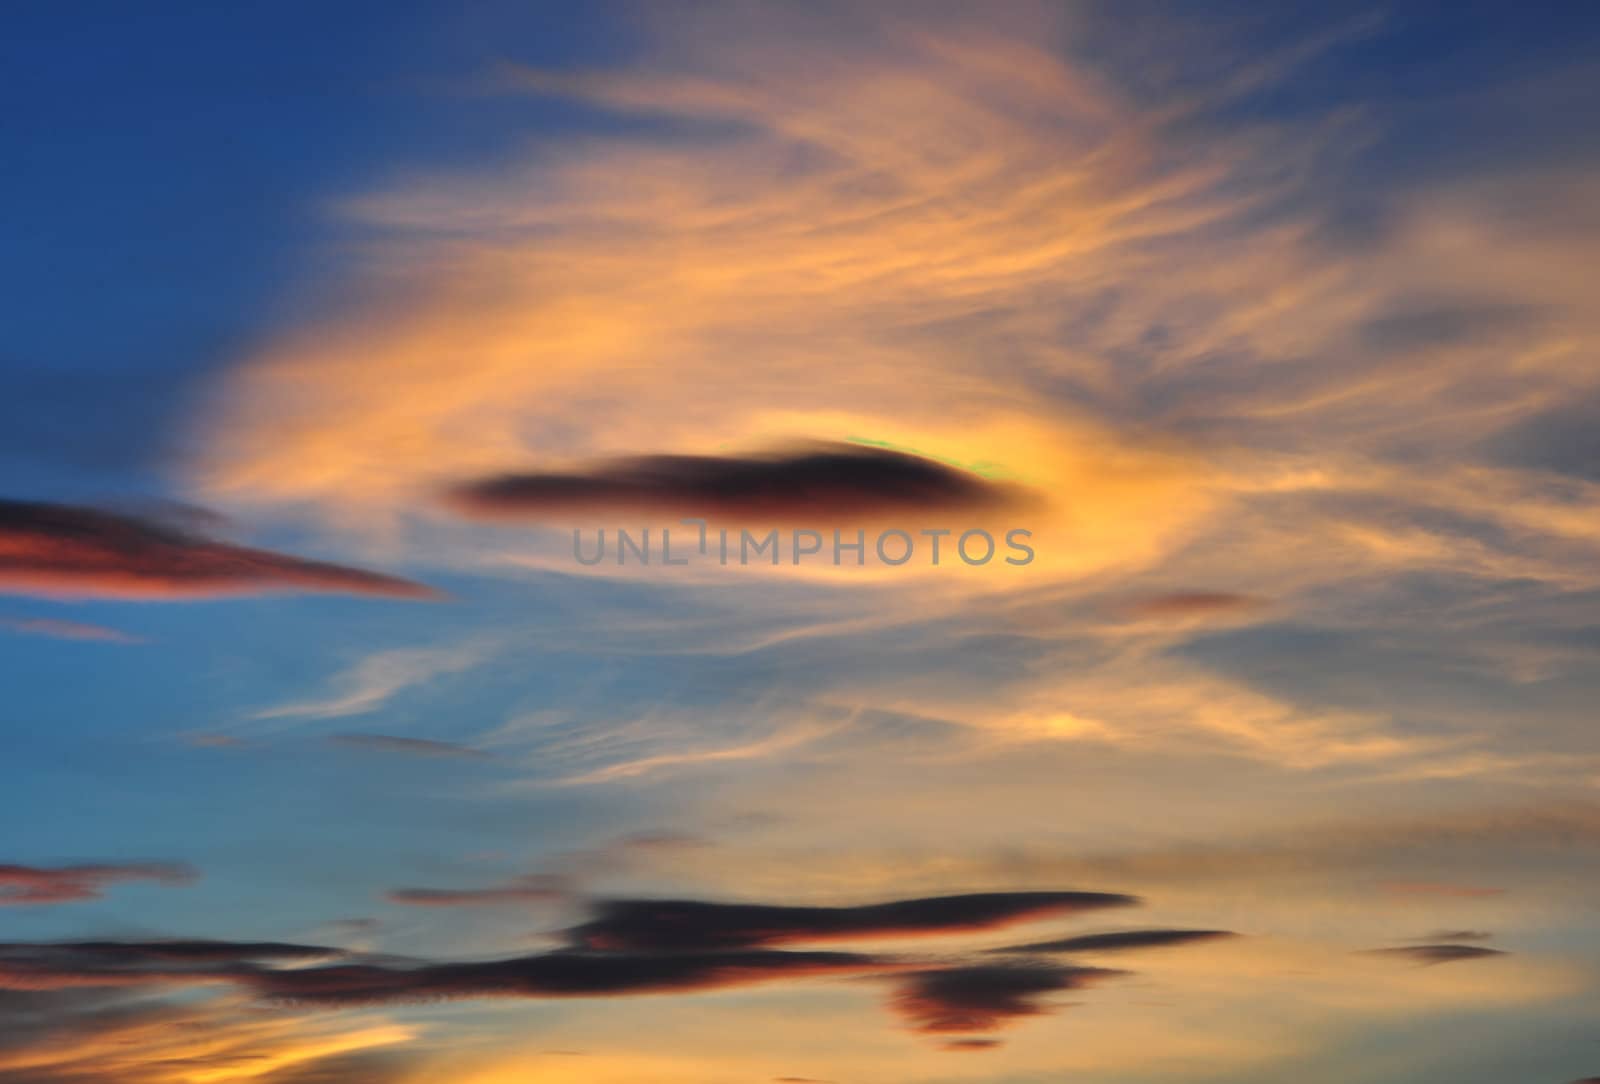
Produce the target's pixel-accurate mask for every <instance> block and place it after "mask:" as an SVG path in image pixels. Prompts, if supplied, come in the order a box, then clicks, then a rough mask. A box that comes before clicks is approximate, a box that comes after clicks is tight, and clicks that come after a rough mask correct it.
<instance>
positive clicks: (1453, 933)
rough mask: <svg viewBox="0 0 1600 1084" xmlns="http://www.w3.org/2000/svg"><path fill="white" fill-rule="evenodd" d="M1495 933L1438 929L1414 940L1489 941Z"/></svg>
mask: <svg viewBox="0 0 1600 1084" xmlns="http://www.w3.org/2000/svg"><path fill="white" fill-rule="evenodd" d="M1493 938H1494V934H1492V933H1488V932H1486V931H1484V930H1437V931H1435V932H1433V933H1430V934H1424V935H1423V936H1421V937H1413V938H1412V939H1411V940H1413V941H1433V942H1436V943H1437V942H1440V941H1489V940H1492V939H1493Z"/></svg>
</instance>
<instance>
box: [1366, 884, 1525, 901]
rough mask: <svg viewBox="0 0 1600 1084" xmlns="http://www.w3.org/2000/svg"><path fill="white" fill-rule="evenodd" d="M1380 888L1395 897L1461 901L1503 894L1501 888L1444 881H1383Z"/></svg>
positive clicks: (1503, 890)
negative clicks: (1445, 898) (1443, 898)
mask: <svg viewBox="0 0 1600 1084" xmlns="http://www.w3.org/2000/svg"><path fill="white" fill-rule="evenodd" d="M1381 887H1382V888H1383V890H1384V891H1385V892H1388V893H1390V894H1391V895H1395V896H1444V897H1452V898H1455V899H1463V900H1477V899H1487V898H1488V897H1490V896H1499V895H1501V894H1503V893H1504V892H1505V889H1503V888H1484V887H1481V886H1479V885H1463V884H1451V883H1449V882H1446V881H1384V882H1383V884H1382V886H1381Z"/></svg>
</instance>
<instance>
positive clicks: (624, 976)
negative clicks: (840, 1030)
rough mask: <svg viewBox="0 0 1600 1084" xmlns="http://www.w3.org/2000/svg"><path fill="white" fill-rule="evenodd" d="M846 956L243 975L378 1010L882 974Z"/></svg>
mask: <svg viewBox="0 0 1600 1084" xmlns="http://www.w3.org/2000/svg"><path fill="white" fill-rule="evenodd" d="M885 966H886V964H885V962H884V961H883V960H880V959H878V958H877V957H873V956H866V955H861V954H859V953H848V952H779V951H772V950H766V949H749V950H738V951H726V952H679V953H670V954H652V953H644V954H640V953H625V952H624V953H609V952H608V953H591V952H574V951H561V952H552V953H545V954H542V955H535V956H520V957H515V958H512V959H508V960H495V961H490V962H486V963H452V964H431V965H425V966H421V967H410V968H398V967H381V966H369V965H347V966H335V967H313V968H295V969H290V970H275V971H258V972H249V973H244V974H241V975H239V976H238V978H239V980H240V981H242V982H244V983H245V984H246V985H248V986H249V987H250V988H251V989H253V990H254V991H255V992H256V993H257V994H259V995H260V996H262V997H265V998H268V999H271V1000H274V1001H281V1002H289V1003H300V1004H356V1005H359V1004H367V1005H370V1004H379V1003H383V1002H394V1001H435V1000H448V999H455V998H479V997H526V998H565V997H617V996H624V995H629V994H659V993H670V992H685V991H691V990H711V989H718V988H722V987H729V986H744V985H750V984H753V983H759V982H766V981H770V980H773V979H780V978H800V977H805V976H812V975H832V974H859V973H863V972H878V971H882V970H884V968H885Z"/></svg>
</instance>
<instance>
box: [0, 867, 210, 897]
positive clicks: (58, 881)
mask: <svg viewBox="0 0 1600 1084" xmlns="http://www.w3.org/2000/svg"><path fill="white" fill-rule="evenodd" d="M194 879H195V873H194V871H193V870H191V869H189V868H188V867H187V866H181V865H175V864H172V863H160V862H145V863H128V864H118V865H109V864H108V865H83V866H60V867H56V868H43V867H38V866H17V865H0V907H7V906H10V907H17V906H30V905H34V906H36V905H41V904H51V903H76V902H79V901H81V900H97V899H100V898H101V897H102V896H103V895H104V894H105V890H106V888H107V887H108V886H110V885H114V884H123V883H126V882H129V881H154V882H156V883H157V884H164V885H182V884H188V883H189V882H190V881H192V880H194Z"/></svg>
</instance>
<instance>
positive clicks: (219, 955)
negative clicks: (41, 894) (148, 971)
mask: <svg viewBox="0 0 1600 1084" xmlns="http://www.w3.org/2000/svg"><path fill="white" fill-rule="evenodd" d="M342 955H344V950H343V949H336V948H327V947H325V946H322V945H297V944H291V943H288V942H283V941H199V940H174V941H49V942H41V943H30V942H0V960H12V959H29V960H46V961H56V962H64V961H80V962H84V961H93V962H95V963H97V964H103V965H104V964H111V965H138V964H147V963H153V962H160V963H227V962H243V961H250V960H255V961H269V960H270V961H283V960H315V959H325V958H327V957H330V956H342Z"/></svg>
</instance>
